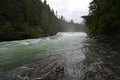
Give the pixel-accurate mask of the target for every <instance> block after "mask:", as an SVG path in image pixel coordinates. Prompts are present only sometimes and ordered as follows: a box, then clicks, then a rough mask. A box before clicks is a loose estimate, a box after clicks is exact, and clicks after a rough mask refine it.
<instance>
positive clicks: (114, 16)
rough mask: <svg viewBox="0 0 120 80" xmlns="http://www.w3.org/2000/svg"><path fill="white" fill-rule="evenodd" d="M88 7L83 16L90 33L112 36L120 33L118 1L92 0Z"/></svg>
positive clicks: (119, 6) (119, 5)
mask: <svg viewBox="0 0 120 80" xmlns="http://www.w3.org/2000/svg"><path fill="white" fill-rule="evenodd" d="M89 9H90V12H89V15H88V16H84V18H85V20H86V25H87V26H88V29H89V33H90V34H92V35H106V36H113V37H115V36H116V35H118V34H120V27H119V25H120V10H119V9H120V1H118V0H93V1H92V2H91V3H90V7H89Z"/></svg>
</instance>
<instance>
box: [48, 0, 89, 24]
mask: <svg viewBox="0 0 120 80" xmlns="http://www.w3.org/2000/svg"><path fill="white" fill-rule="evenodd" d="M89 2H91V0H47V3H48V4H49V5H50V7H51V8H53V9H54V10H55V11H56V10H57V11H58V13H59V15H63V16H64V17H65V18H66V20H68V21H70V20H71V19H73V20H74V22H76V23H80V22H81V21H82V18H81V16H83V15H87V14H88V7H89Z"/></svg>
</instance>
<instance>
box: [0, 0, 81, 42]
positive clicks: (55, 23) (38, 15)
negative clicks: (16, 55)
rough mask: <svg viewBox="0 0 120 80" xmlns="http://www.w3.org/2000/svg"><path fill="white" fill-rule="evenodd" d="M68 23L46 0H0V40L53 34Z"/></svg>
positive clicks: (60, 30)
mask: <svg viewBox="0 0 120 80" xmlns="http://www.w3.org/2000/svg"><path fill="white" fill-rule="evenodd" d="M69 24H71V22H66V20H65V19H64V17H63V16H61V17H60V18H58V17H57V15H55V12H54V10H52V9H51V8H50V6H49V5H48V4H47V2H46V0H45V1H43V2H42V1H41V0H0V41H4V40H18V39H28V38H39V37H43V36H49V35H55V34H56V33H57V32H62V31H65V30H64V25H69ZM72 24H73V25H74V26H75V25H76V24H75V23H72ZM77 26H80V27H81V25H79V24H77Z"/></svg>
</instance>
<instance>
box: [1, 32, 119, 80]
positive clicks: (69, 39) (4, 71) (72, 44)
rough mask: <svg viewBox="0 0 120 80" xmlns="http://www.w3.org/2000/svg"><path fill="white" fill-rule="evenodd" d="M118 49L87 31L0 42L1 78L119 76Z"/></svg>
mask: <svg viewBox="0 0 120 80" xmlns="http://www.w3.org/2000/svg"><path fill="white" fill-rule="evenodd" d="M108 53H110V54H108ZM118 53H119V52H118V51H117V50H112V49H111V47H108V45H106V43H103V42H98V41H96V40H94V39H91V38H89V37H88V36H87V34H86V33H84V32H59V33H57V34H56V35H55V36H50V37H43V38H39V39H28V40H20V41H9V42H0V80H120V73H119V72H120V71H119V70H120V63H119V60H120V59H119V58H120V55H119V54H118ZM111 54H114V55H111ZM115 58H116V59H117V60H115ZM34 65H37V66H36V67H37V68H36V67H35V66H34ZM56 66H57V67H58V66H59V67H58V68H60V69H59V70H58V69H57V67H56ZM33 68H34V69H33ZM38 68H39V69H38ZM56 69H57V71H56V73H55V72H54V70H56ZM39 70H40V71H39ZM25 71H27V72H25ZM24 72H25V73H24ZM28 72H29V73H28ZM42 72H43V73H44V74H43V73H42ZM23 73H24V75H23ZM35 74H36V75H35ZM56 74H57V76H54V77H53V75H56ZM58 74H60V75H59V76H58ZM49 75H50V76H52V78H53V79H51V78H48V79H45V77H48V76H49ZM44 76H45V77H44ZM50 76H49V77H50ZM55 77H56V78H55ZM57 77H58V78H57Z"/></svg>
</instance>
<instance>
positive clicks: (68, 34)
mask: <svg viewBox="0 0 120 80" xmlns="http://www.w3.org/2000/svg"><path fill="white" fill-rule="evenodd" d="M57 35H58V36H87V34H86V33H85V32H59V33H57Z"/></svg>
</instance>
